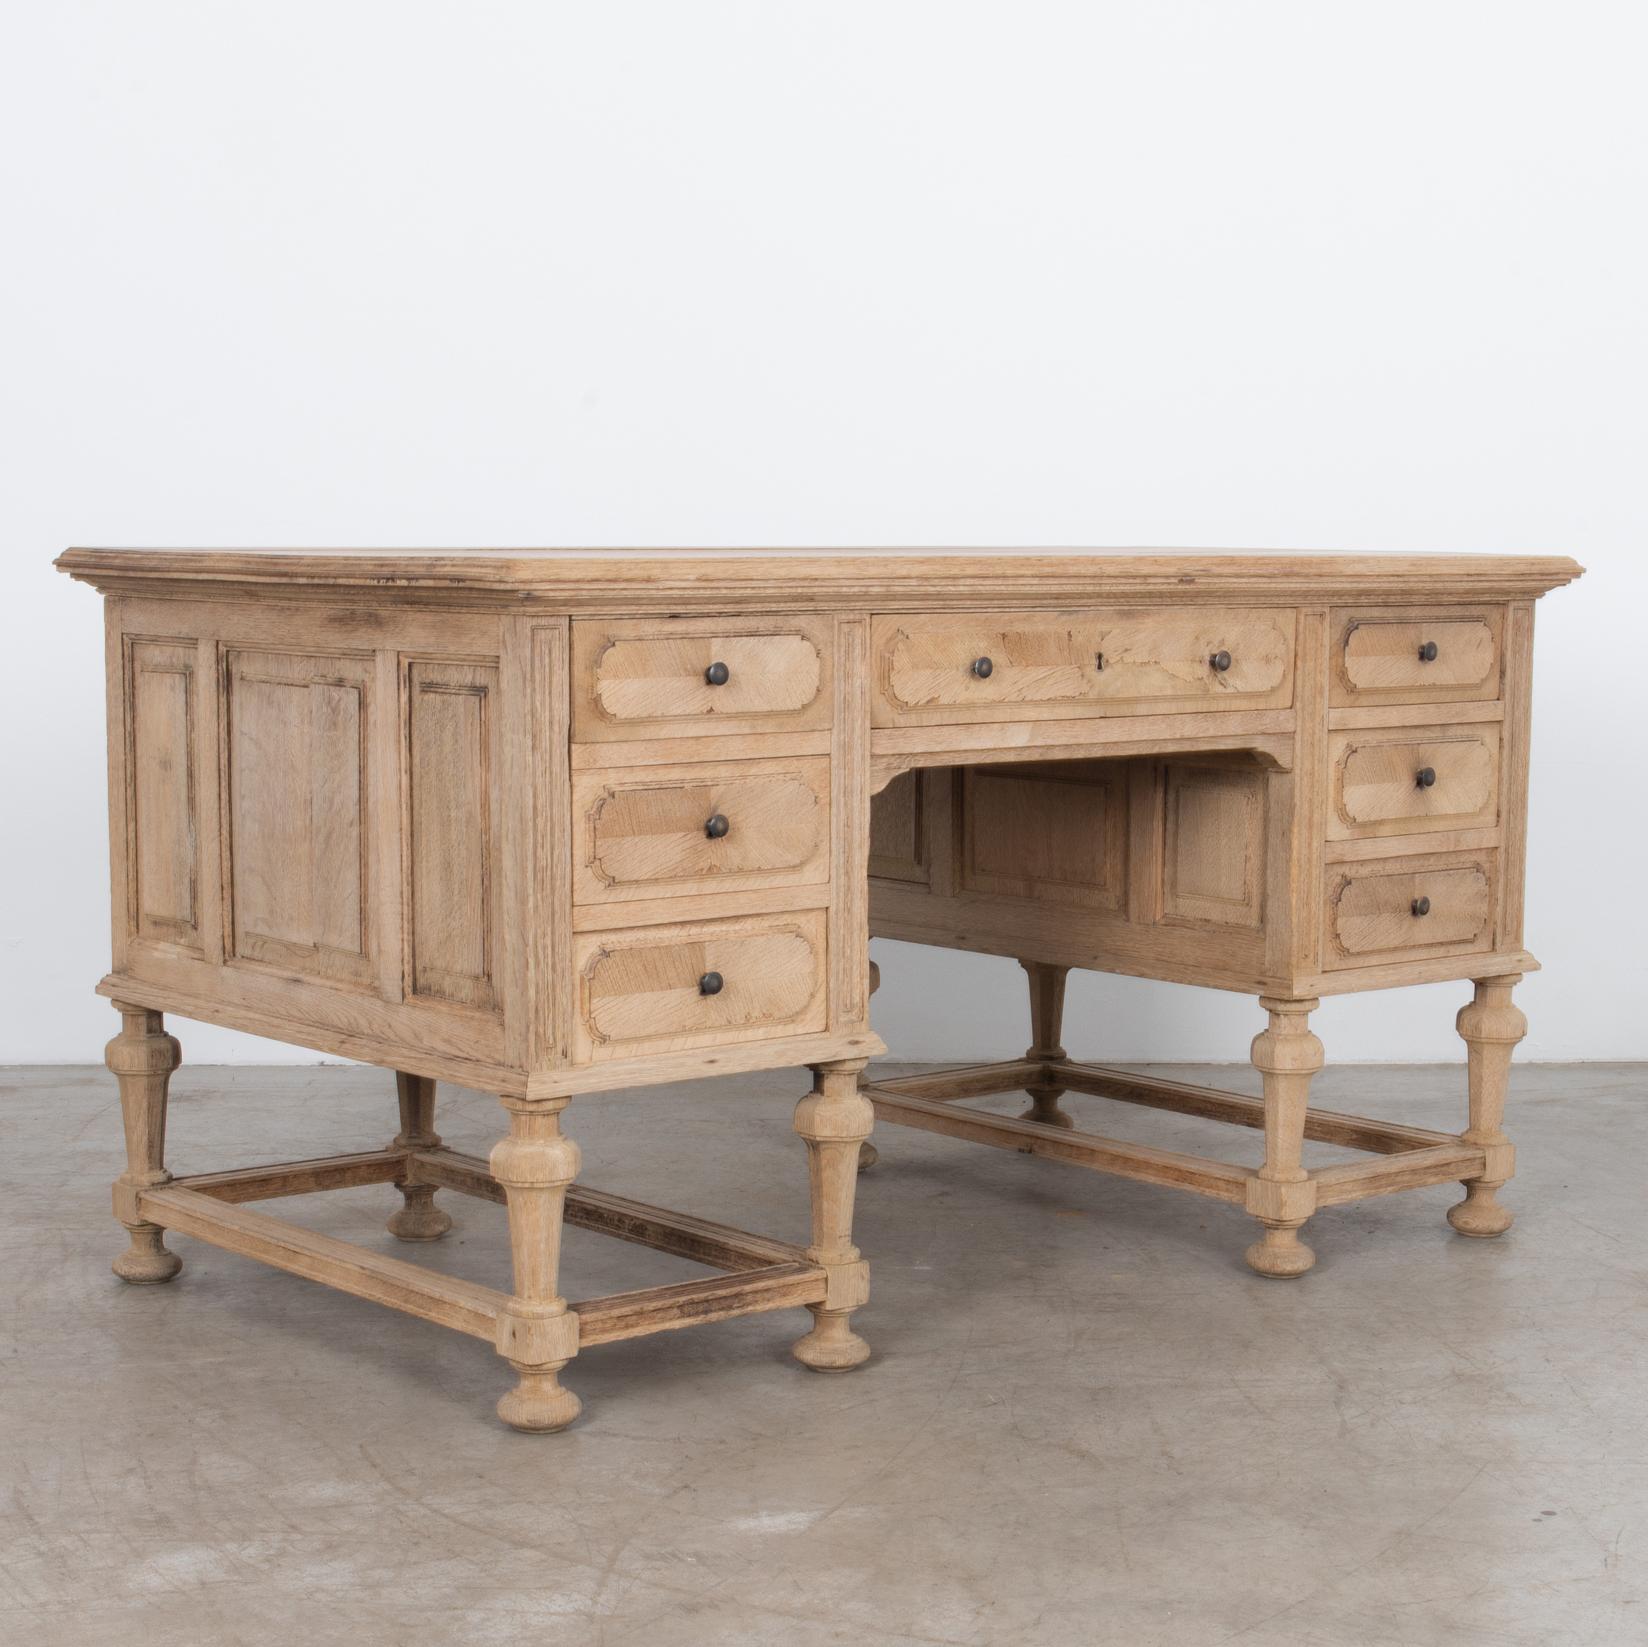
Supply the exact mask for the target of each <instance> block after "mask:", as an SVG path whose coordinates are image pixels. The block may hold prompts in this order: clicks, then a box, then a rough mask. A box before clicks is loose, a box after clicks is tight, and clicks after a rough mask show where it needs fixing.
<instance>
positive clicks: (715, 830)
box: [704, 812, 732, 841]
mask: <svg viewBox="0 0 1648 1647" xmlns="http://www.w3.org/2000/svg"><path fill="white" fill-rule="evenodd" d="M731 828H732V825H731V824H729V823H728V822H727V820H726V818H725V817H723V816H722V814H721V813H719V812H716V813H714V814H712V815H711V816H710V817H709V818H707V819H706V820H705V822H704V833H705V834H706V835H708V836H709V838H710V839H711V840H712V841H718V840H720V839H721V837H722V836H723V835H725V834H726V832H727V831H728V830H729V829H731Z"/></svg>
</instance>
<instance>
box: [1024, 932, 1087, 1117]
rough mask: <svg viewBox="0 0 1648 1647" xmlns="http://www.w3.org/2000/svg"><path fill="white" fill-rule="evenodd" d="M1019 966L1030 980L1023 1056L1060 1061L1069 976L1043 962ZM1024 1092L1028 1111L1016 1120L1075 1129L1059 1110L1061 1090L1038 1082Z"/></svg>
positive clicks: (1064, 969)
mask: <svg viewBox="0 0 1648 1647" xmlns="http://www.w3.org/2000/svg"><path fill="white" fill-rule="evenodd" d="M1019 965H1020V966H1021V967H1023V968H1024V970H1025V972H1026V973H1028V974H1029V977H1030V1045H1029V1047H1028V1048H1027V1049H1026V1050H1025V1054H1024V1056H1025V1057H1026V1058H1040V1059H1043V1060H1045V1061H1047V1062H1049V1063H1051V1062H1055V1061H1057V1060H1060V1059H1062V1058H1064V1056H1065V1051H1064V1048H1063V1047H1061V1046H1060V1045H1059V1036H1060V1035H1061V1034H1062V1033H1063V1031H1064V981H1065V979H1066V978H1068V977H1069V976H1070V968H1069V967H1067V966H1052V965H1049V964H1048V963H1047V962H1045V961H1023V960H1021V961H1020V962H1019ZM1024 1090H1025V1092H1026V1094H1027V1095H1028V1096H1029V1099H1030V1107H1029V1109H1027V1110H1026V1111H1025V1112H1024V1113H1023V1114H1022V1115H1021V1116H1020V1117H1019V1119H1020V1120H1021V1121H1040V1122H1041V1124H1042V1125H1043V1126H1046V1127H1073V1126H1075V1124H1076V1123H1075V1120H1074V1118H1073V1117H1072V1116H1071V1114H1070V1112H1069V1111H1068V1110H1063V1109H1060V1108H1059V1099H1061V1098H1062V1097H1063V1096H1064V1092H1065V1089H1064V1088H1063V1087H1061V1086H1054V1085H1052V1084H1051V1083H1043V1082H1038V1083H1037V1084H1036V1085H1035V1086H1029V1087H1026V1088H1025V1089H1024Z"/></svg>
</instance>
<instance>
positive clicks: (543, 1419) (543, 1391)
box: [498, 1367, 584, 1435]
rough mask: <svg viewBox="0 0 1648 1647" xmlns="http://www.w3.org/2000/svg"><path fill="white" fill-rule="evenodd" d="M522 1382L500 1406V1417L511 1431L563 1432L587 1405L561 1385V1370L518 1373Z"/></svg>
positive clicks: (533, 1432) (501, 1401) (549, 1369)
mask: <svg viewBox="0 0 1648 1647" xmlns="http://www.w3.org/2000/svg"><path fill="white" fill-rule="evenodd" d="M515 1370H516V1371H517V1372H519V1373H520V1375H521V1381H520V1383H519V1384H517V1385H516V1386H515V1388H514V1389H512V1390H511V1391H510V1392H509V1394H508V1395H506V1396H504V1397H502V1398H501V1399H500V1400H499V1402H498V1416H499V1417H500V1418H501V1419H502V1420H503V1421H504V1423H506V1424H507V1425H508V1426H509V1427H510V1428H511V1429H512V1430H525V1431H527V1432H528V1433H530V1434H534V1435H546V1434H548V1433H549V1432H551V1431H553V1430H564V1429H565V1428H566V1427H567V1425H569V1424H570V1423H571V1422H572V1421H573V1419H575V1418H576V1417H577V1416H578V1414H579V1413H581V1412H582V1411H583V1410H584V1404H583V1402H582V1401H580V1400H579V1399H578V1397H577V1396H575V1395H574V1394H573V1393H572V1391H571V1390H569V1389H565V1388H563V1387H562V1384H561V1370H560V1368H559V1367H549V1368H522V1367H517V1368H516V1369H515Z"/></svg>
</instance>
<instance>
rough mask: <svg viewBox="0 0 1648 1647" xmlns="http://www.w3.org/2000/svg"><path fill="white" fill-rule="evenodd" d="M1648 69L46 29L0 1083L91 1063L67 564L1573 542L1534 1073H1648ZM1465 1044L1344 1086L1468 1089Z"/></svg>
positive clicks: (1325, 18) (852, 34)
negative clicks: (257, 549) (302, 550)
mask: <svg viewBox="0 0 1648 1647" xmlns="http://www.w3.org/2000/svg"><path fill="white" fill-rule="evenodd" d="M1645 61H1648V9H1645V8H1643V7H1642V6H1641V5H1639V4H1636V3H1634V0H1620V3H1617V4H1596V3H1586V0H1563V3H1561V4H1557V3H1551V4H1539V5H1528V4H1516V3H1510V0H1493V3H1453V0H1423V3H1417V4H1414V3H1407V4H1404V3H1392V0H1386V3H1385V4H1382V5H1379V6H1355V5H1348V4H1332V3H1329V4H1323V3H1322V0H1304V3H1298V4H1266V3H1245V4H1240V5H1233V4H1221V3H1217V0H1210V3H1206V4H1174V3H1164V0H1150V3H1145V0H1138V3H1133V4H1095V3H1076V0H1072V3H1069V4H1035V3H1027V0H1012V3H1008V0H1002V3H999V4H994V5H969V4H959V3H956V0H903V3H901V0H860V3H853V0H830V3H827V4H800V3H794V0H791V3H785V4H774V3H772V0H750V3H748V4H724V3H716V0H694V3H693V4H690V5H683V4H680V3H678V0H674V3H671V0H664V3H655V4H626V3H623V0H602V3H599V4H597V3H593V0H586V3H582V4H568V5H557V4H545V3H537V0H533V3H525V0H522V3H514V4H507V3H500V4H484V3H483V4H459V3H456V0H454V3H451V4H447V5H427V4H425V5H419V4H408V3H405V0H400V3H394V4H388V3H381V4H379V3H372V4H364V3H356V4H351V3H349V0H326V3H324V4H316V3H297V0H281V3H279V4H274V3H267V4H256V3H248V4H241V5H235V6H221V5H213V4H206V3H201V4H176V3H167V0H145V3H144V4H142V5H140V6H134V5H129V4H121V3H118V0H111V3H106V4H86V3H77V0H51V3H37V4H34V5H15V6H12V7H9V8H7V11H6V22H5V38H4V39H3V40H0V179H3V184H0V186H3V190H4V199H3V202H0V206H3V212H0V229H3V231H4V233H5V237H6V242H7V245H6V249H5V252H4V255H3V256H0V299H3V302H0V317H3V319H0V324H3V325H4V328H5V338H4V345H5V346H4V350H3V355H0V533H3V535H0V552H3V554H4V557H5V561H4V572H5V581H4V584H3V585H0V588H3V589H4V603H3V618H0V621H3V626H4V628H3V636H0V668H3V670H4V679H3V681H0V705H3V714H4V735H5V748H4V750H3V752H0V753H3V763H4V764H3V767H0V770H3V771H4V773H5V774H6V778H7V782H6V785H5V795H4V803H3V816H0V830H3V839H0V875H3V877H4V881H3V885H0V895H3V903H0V1003H3V1005H0V1014H3V1019H0V1062H12V1061H23V1060H71V1061H79V1060H89V1059H94V1058H96V1057H97V1056H98V1055H99V1053H100V1048H101V1045H102V1042H103V1041H104V1039H105V1038H106V1037H107V1035H108V1034H109V1033H110V1032H111V1030H112V1027H113V1021H112V1014H111V1013H110V1012H109V1010H108V1008H107V1006H106V1005H105V1004H104V1003H102V1002H101V1001H98V1000H96V999H95V998H94V997H93V996H92V994H91V986H92V985H93V984H94V983H95V981H96V980H97V978H98V977H99V976H100V975H101V973H102V971H103V970H104V967H105V964H106V947H107V945H106V923H107V903H106V899H107V887H106V879H105V876H106V870H105V853H106V848H105V842H104V833H105V813H104V801H103V781H104V778H103V765H102V760H103V757H102V679H101V643H100V630H99V620H98V612H97V602H96V599H95V597H94V596H93V595H92V594H91V593H90V592H89V591H88V590H86V589H84V588H82V587H79V586H76V585H71V584H70V583H69V582H68V581H67V580H66V579H63V578H61V577H59V576H57V575H55V574H53V573H52V572H50V571H49V569H48V562H49V560H50V558H51V556H52V555H53V554H54V553H56V552H57V551H58V550H59V549H61V548H63V547H64V546H66V545H68V544H71V543H72V544H99V543H138V544H234V543H256V544H287V545H329V544H376V545H395V544H404V543H418V544H432V545H471V544H490V545H518V544H538V543H584V544H601V545H615V544H644V543H686V544H717V543H719V544H746V545H771V544H829V543H840V544H878V543H919V544H957V545H989V544H993V543H1015V544H1024V543H1039V544H1136V545H1153V544H1154V545H1161V544H1168V545H1199V546H1207V547H1237V548H1241V547H1266V546H1278V547H1318V548H1338V549H1352V550H1433V549H1434V550H1444V549H1448V550H1458V549H1468V550H1482V551H1492V550H1540V551H1544V550H1549V551H1563V552H1568V553H1572V554H1574V555H1576V556H1577V557H1578V558H1579V559H1580V560H1582V561H1583V562H1585V563H1586V564H1587V565H1588V566H1589V567H1590V568H1591V575H1590V577H1589V578H1587V579H1586V580H1585V581H1584V582H1582V583H1580V584H1579V585H1577V586H1576V587H1574V588H1572V589H1570V590H1567V591H1563V592H1559V593H1557V594H1556V595H1554V596H1552V597H1551V598H1550V599H1549V600H1547V601H1546V602H1544V603H1543V604H1542V607H1541V610H1540V624H1539V644H1538V662H1537V667H1536V674H1535V678H1536V688H1537V691H1536V698H1537V703H1536V719H1535V750H1534V783H1533V820H1532V841H1531V854H1530V862H1529V878H1530V896H1529V906H1528V939H1529V944H1530V946H1531V947H1532V948H1533V949H1534V951H1535V953H1537V954H1538V955H1540V956H1541V957H1542V959H1543V960H1544V962H1545V964H1546V968H1547V970H1546V971H1545V972H1543V973H1542V974H1540V975H1538V976H1537V977H1535V978H1533V979H1531V980H1530V981H1529V983H1528V984H1527V985H1526V986H1525V988H1524V991H1523V999H1524V1004H1525V1005H1526V1007H1527V1010H1528V1012H1529V1016H1530V1018H1531V1020H1532V1026H1533V1027H1532V1034H1531V1036H1530V1039H1529V1042H1528V1043H1527V1044H1526V1046H1525V1047H1524V1054H1525V1055H1527V1056H1531V1057H1540V1058H1645V1057H1648V1010H1644V1000H1645V988H1644V986H1645V982H1648V980H1645V977H1644V972H1645V962H1644V956H1645V954H1648V943H1645V942H1644V932H1645V923H1648V897H1645V890H1644V887H1645V882H1644V868H1643V859H1644V847H1643V839H1644V833H1645V830H1644V820H1645V819H1648V783H1645V779H1644V770H1643V769H1644V764H1645V759H1644V758H1645V756H1648V737H1645V736H1644V733H1643V731H1642V724H1643V723H1642V716H1643V707H1642V706H1643V704H1644V701H1645V695H1648V576H1645V571H1644V564H1645V561H1644V543H1645V527H1648V502H1645V496H1648V494H1645V486H1644V482H1645V478H1648V477H1645V463H1644V459H1645V455H1648V388H1645V385H1648V324H1645V307H1644V294H1645V292H1648V228H1645V223H1648V213H1645V211H1644V201H1645V200H1648V99H1645V98H1644V96H1643V94H1642V84H1641V74H1642V65H1643V63H1644V62H1645ZM1609 706H1614V707H1612V708H1610V707H1609ZM879 954H880V959H881V961H882V965H883V971H884V975H885V979H886V983H885V987H884V990H883V993H882V995H881V996H880V997H879V998H878V1003H877V1004H878V1009H879V1010H878V1020H877V1021H878V1027H879V1028H880V1029H881V1031H882V1033H883V1034H884V1035H885V1036H886V1037H887V1039H888V1040H889V1041H890V1042H892V1043H893V1044H894V1046H895V1047H896V1049H897V1050H898V1051H899V1052H900V1053H901V1054H905V1055H909V1056H930V1057H944V1056H949V1055H952V1054H960V1055H966V1056H973V1055H990V1054H1003V1053H1014V1052H1017V1051H1018V1050H1019V1049H1020V1048H1021V1047H1022V1046H1023V1045H1024V1042H1025V1038H1026V1029H1025V1023H1024V1003H1023V992H1022V989H1021V987H1020V975H1019V973H1018V969H1017V967H1015V966H1014V965H1013V964H1012V963H1011V962H1006V961H993V960H987V959H981V958H975V957H966V956H952V955H946V954H943V953H941V952H936V951H926V950H918V949H913V948H908V947H905V946H899V945H891V944H885V945H881V946H879ZM1460 996H1461V989H1460V986H1448V987H1445V988H1442V987H1439V988H1435V989H1422V990H1410V991H1405V992H1401V993H1399V994H1395V995H1390V996H1382V997H1363V998H1362V999H1360V1000H1357V1001H1353V1002H1341V1003H1334V1004H1332V1005H1330V1006H1329V1007H1327V1008H1326V1009H1325V1010H1324V1012H1323V1013H1322V1015H1321V1024H1320V1027H1321V1028H1322V1033H1323V1035H1324V1037H1325V1039H1326V1040H1327V1042H1328V1049H1329V1055H1330V1057H1338V1058H1354V1059H1369V1058H1371V1059H1383V1058H1452V1057H1454V1056H1456V1055H1457V1051H1458V1043H1457V1041H1456V1040H1455V1039H1454V1037H1453V1035H1452V1031H1451V1020H1452V1013H1453V1008H1454V1006H1455V1004H1456V1003H1457V1001H1458V1000H1459V998H1460ZM1072 1019H1073V1021H1072V1026H1071V1028H1070V1031H1069V1034H1068V1035H1067V1044H1069V1045H1070V1046H1071V1047H1072V1049H1073V1050H1080V1051H1083V1052H1088V1053H1097V1052H1103V1053H1104V1054H1105V1055H1106V1056H1112V1057H1122V1058H1163V1057H1194V1058H1223V1057H1236V1058H1240V1057H1242V1056H1245V1048H1246V1043H1247V1039H1248V1037H1249V1035H1250V1034H1251V1033H1252V1031H1253V1029H1254V1028H1255V1027H1256V1019H1257V1010H1256V1008H1255V1006H1254V1005H1253V1003H1252V1002H1251V1001H1249V1000H1246V999H1242V998H1237V997H1223V996H1216V995H1213V994H1209V993H1204V992H1199V991H1188V990H1171V989H1168V988H1167V987H1165V986H1157V985H1149V984H1141V983H1133V982H1128V981H1125V980H1117V979H1109V978H1100V977H1093V976H1087V977H1084V978H1083V979H1082V980H1081V981H1080V983H1079V984H1078V985H1076V986H1074V987H1073V991H1072ZM184 1034H185V1043H186V1054H187V1055H188V1056H189V1057H191V1058H192V1059H195V1060H202V1059H204V1060H217V1059H226V1058H229V1059H262V1058H279V1057H292V1056H307V1055H305V1054H297V1053H294V1052H292V1051H289V1050H287V1049H281V1048H278V1047H275V1046H271V1045H269V1044H268V1043H261V1042H255V1041H251V1040H249V1039H246V1038H242V1037H237V1036H232V1035H229V1034H227V1033H226V1032H219V1031H211V1030H206V1029H192V1030H191V1029H185V1031H184Z"/></svg>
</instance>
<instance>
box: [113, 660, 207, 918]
mask: <svg viewBox="0 0 1648 1647" xmlns="http://www.w3.org/2000/svg"><path fill="white" fill-rule="evenodd" d="M125 691H126V782H127V795H126V809H127V817H128V819H129V820H130V821H129V825H128V828H129V839H128V842H127V848H128V851H127V896H128V900H129V907H128V911H127V917H128V921H129V924H130V927H131V930H132V932H133V934H134V935H135V936H136V937H138V938H147V939H152V940H157V941H160V942H164V943H174V944H180V945H182V946H184V947H185V948H188V949H193V950H198V949H200V947H201V932H200V890H201V889H200V827H201V818H200V784H201V781H202V773H201V770H200V768H201V755H200V751H199V749H198V747H197V737H198V726H199V701H200V700H199V692H200V683H199V678H198V666H197V649H196V647H195V644H194V643H193V642H192V641H166V640H137V639H132V640H129V641H128V642H127V647H126V681H125Z"/></svg>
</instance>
